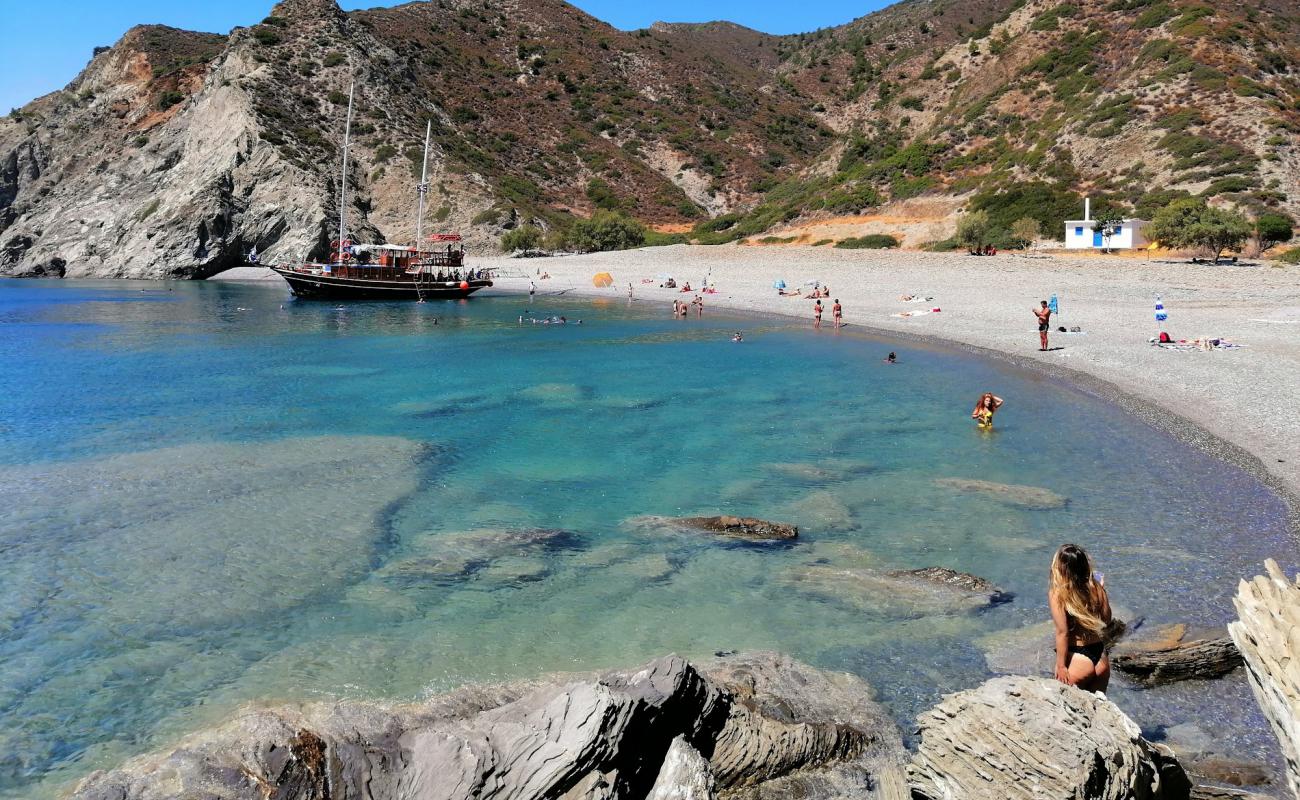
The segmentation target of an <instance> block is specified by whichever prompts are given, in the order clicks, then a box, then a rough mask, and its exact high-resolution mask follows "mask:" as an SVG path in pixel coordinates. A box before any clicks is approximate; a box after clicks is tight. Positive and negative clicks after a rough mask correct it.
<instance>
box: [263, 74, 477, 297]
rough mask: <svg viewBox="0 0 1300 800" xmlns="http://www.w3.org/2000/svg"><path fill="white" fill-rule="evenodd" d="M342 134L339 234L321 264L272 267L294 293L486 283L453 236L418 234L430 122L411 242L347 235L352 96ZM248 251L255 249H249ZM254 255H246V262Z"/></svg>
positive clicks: (392, 293)
mask: <svg viewBox="0 0 1300 800" xmlns="http://www.w3.org/2000/svg"><path fill="white" fill-rule="evenodd" d="M353 89H355V84H354V85H353V86H352V87H350V88H349V89H348V116H347V123H346V127H345V128H344V133H343V173H342V180H341V181H340V184H339V185H340V188H339V238H338V239H337V240H335V241H333V242H330V260H329V261H328V262H326V263H302V264H294V265H291V266H272V267H271V270H273V271H274V272H275V273H276V274H277V275H279V276H280V277H282V278H284V279H285V280H286V281H288V283H289V288H290V289H291V290H292V291H293V293H294V294H295V295H297V296H298V297H304V298H313V299H324V300H418V301H421V302H423V301H425V300H436V299H451V298H465V297H469V296H470V295H471V294H473V293H474V292H477V291H478V290H479V289H483V288H486V287H488V286H491V285H492V274H491V271H490V270H485V269H480V270H472V269H468V268H467V267H466V266H465V245H464V244H463V243H462V241H461V237H460V236H459V235H457V234H454V233H453V234H446V233H440V234H434V235H433V236H430V237H428V239H427V240H426V239H425V238H424V237H423V223H424V199H425V195H427V194H428V191H429V183H428V177H429V137H430V134H431V133H432V130H433V123H432V122H430V123H429V124H428V126H427V127H426V128H425V131H424V168H423V172H422V174H421V176H420V184H419V186H418V187H417V192H418V193H419V207H418V208H419V210H418V211H417V212H416V218H415V241H416V243H415V244H414V245H397V244H360V243H357V242H354V241H352V240H351V239H349V238H348V236H347V218H346V217H347V191H348V183H347V176H348V145H349V142H350V139H351V132H352V96H353ZM253 253H256V249H254V251H253ZM253 259H255V256H254V255H252V254H250V260H253Z"/></svg>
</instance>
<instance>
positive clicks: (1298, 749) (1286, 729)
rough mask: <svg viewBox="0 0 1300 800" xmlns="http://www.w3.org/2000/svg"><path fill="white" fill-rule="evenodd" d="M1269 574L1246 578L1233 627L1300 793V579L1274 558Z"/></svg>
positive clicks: (1267, 565) (1236, 602)
mask: <svg viewBox="0 0 1300 800" xmlns="http://www.w3.org/2000/svg"><path fill="white" fill-rule="evenodd" d="M1264 569H1265V571H1266V572H1267V574H1266V575H1259V576H1256V577H1255V578H1254V579H1252V580H1249V581H1242V582H1241V584H1240V585H1239V586H1238V587H1237V596H1236V597H1235V598H1233V601H1232V602H1233V605H1235V606H1236V607H1237V617H1238V620H1237V621H1236V622H1233V623H1231V624H1229V625H1228V632H1229V633H1230V634H1231V635H1232V640H1233V641H1234V642H1236V643H1237V648H1238V649H1239V650H1241V655H1242V657H1243V659H1244V660H1245V662H1246V674H1247V676H1249V678H1250V688H1251V690H1252V691H1253V692H1254V693H1255V700H1256V701H1257V702H1258V703H1259V707H1260V708H1261V709H1262V710H1263V711H1264V716H1265V717H1267V718H1268V722H1269V725H1270V726H1271V727H1272V728H1273V733H1274V735H1276V736H1277V740H1278V743H1279V744H1281V746H1282V755H1283V757H1285V759H1286V773H1287V775H1286V777H1287V783H1288V784H1289V785H1290V787H1291V791H1292V793H1293V794H1295V796H1296V797H1300V667H1298V666H1297V664H1298V662H1297V661H1296V657H1297V656H1296V654H1297V653H1300V577H1297V578H1296V580H1295V581H1294V582H1293V581H1290V580H1288V579H1287V577H1286V575H1285V574H1283V572H1282V568H1281V567H1279V566H1278V565H1277V562H1276V561H1274V560H1273V559H1271V558H1270V559H1269V560H1267V561H1265V562H1264Z"/></svg>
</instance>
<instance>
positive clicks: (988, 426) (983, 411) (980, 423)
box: [970, 392, 1002, 430]
mask: <svg viewBox="0 0 1300 800" xmlns="http://www.w3.org/2000/svg"><path fill="white" fill-rule="evenodd" d="M999 408H1002V398H1001V397H998V396H997V395H995V394H993V393H992V392H985V393H984V394H982V395H980V399H979V400H978V401H977V402H976V403H975V410H974V411H972V412H970V418H971V419H973V420H975V425H976V426H977V427H979V428H981V429H983V430H992V428H993V415H994V414H995V413H997V410H998V409H999Z"/></svg>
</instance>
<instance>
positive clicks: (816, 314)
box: [813, 300, 822, 330]
mask: <svg viewBox="0 0 1300 800" xmlns="http://www.w3.org/2000/svg"><path fill="white" fill-rule="evenodd" d="M821 327H822V301H820V300H818V301H817V302H815V303H813V328H815V329H817V330H821Z"/></svg>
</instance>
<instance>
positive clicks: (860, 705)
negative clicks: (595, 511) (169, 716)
mask: <svg viewBox="0 0 1300 800" xmlns="http://www.w3.org/2000/svg"><path fill="white" fill-rule="evenodd" d="M902 754H903V751H902V744H901V741H900V740H899V738H898V735H897V732H896V731H895V730H894V727H893V725H892V723H891V722H890V721H889V719H888V718H887V717H886V716H885V715H884V713H883V712H882V711H881V709H880V708H879V707H878V706H877V705H876V704H875V703H874V702H872V701H871V700H870V688H869V687H867V685H866V684H865V683H863V682H862V681H861V680H859V679H857V678H854V677H852V676H848V675H839V674H830V673H825V672H821V671H818V670H815V669H812V668H810V667H806V666H804V665H801V664H798V663H795V662H793V661H790V660H789V659H786V658H784V657H782V656H777V655H773V654H762V655H757V656H736V657H731V658H728V659H724V660H722V661H720V662H717V663H716V664H713V665H711V666H710V667H708V668H706V669H703V670H701V669H697V668H696V667H695V666H693V665H692V664H690V663H688V662H686V661H685V660H683V659H681V658H679V657H676V656H670V657H665V658H661V659H658V660H656V661H653V662H651V663H650V664H648V665H646V666H645V667H643V668H641V669H639V670H635V671H630V672H612V673H608V674H605V675H603V676H600V677H598V678H597V677H594V676H593V677H587V678H585V679H575V680H571V681H568V682H560V681H557V682H550V683H520V684H512V685H506V686H491V687H470V688H466V689H462V690H460V691H457V692H454V693H452V694H449V695H444V696H442V697H438V698H435V699H434V700H431V701H428V702H426V703H423V704H420V705H416V706H405V707H398V708H391V709H388V708H380V707H377V706H372V705H367V704H361V703H337V704H315V705H308V706H302V707H296V706H294V707H289V706H285V707H278V708H273V709H256V710H251V711H248V712H246V713H244V714H242V715H241V716H240V717H238V718H237V719H235V720H233V721H231V722H229V723H228V724H226V725H224V726H223V727H221V728H219V729H217V730H215V731H211V732H205V733H201V734H196V735H194V736H191V737H189V738H188V739H186V740H185V741H184V742H182V743H181V745H180V746H179V747H177V748H176V749H175V750H173V751H172V752H170V753H166V754H155V755H149V756H143V757H140V758H137V759H134V760H133V761H131V762H128V763H127V764H126V765H124V766H123V767H121V768H119V769H117V770H113V771H111V772H101V773H96V774H94V775H91V776H90V777H89V778H87V779H86V780H85V781H83V782H82V784H81V785H80V786H78V787H77V789H76V790H75V792H74V794H73V797H74V798H77V800H161V798H164V797H213V798H216V797H219V798H223V799H225V798H229V799H230V800H237V799H239V798H248V800H254V799H256V800H263V798H268V797H274V798H276V800H325V799H326V798H329V799H330V800H352V799H357V800H360V799H361V798H365V800H405V799H407V798H410V799H411V800H414V799H415V798H440V800H470V798H474V800H480V799H481V798H503V799H504V798H510V799H511V800H530V799H531V798H561V797H564V798H570V800H577V798H610V799H612V798H633V797H635V798H642V797H647V796H649V797H653V798H655V800H707V799H708V798H712V797H714V796H715V794H716V792H717V791H718V790H726V791H727V793H728V796H729V797H752V798H755V799H756V800H757V798H764V797H770V796H776V795H780V796H798V797H803V798H832V797H845V798H847V797H857V798H884V799H885V800H903V799H904V798H906V797H907V787H906V779H905V777H904V773H903V768H902Z"/></svg>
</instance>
